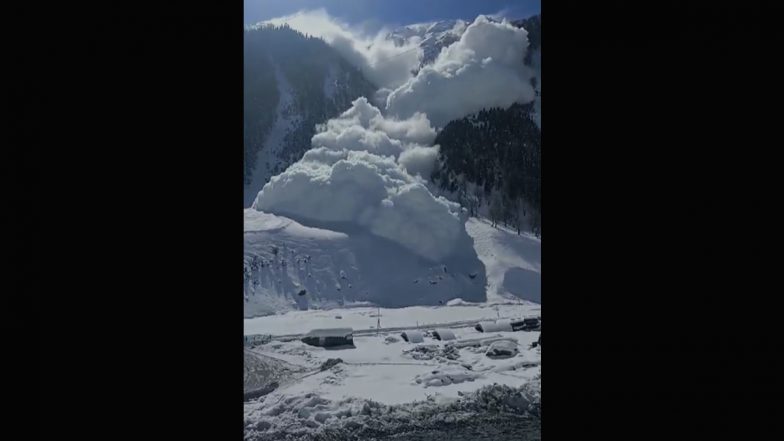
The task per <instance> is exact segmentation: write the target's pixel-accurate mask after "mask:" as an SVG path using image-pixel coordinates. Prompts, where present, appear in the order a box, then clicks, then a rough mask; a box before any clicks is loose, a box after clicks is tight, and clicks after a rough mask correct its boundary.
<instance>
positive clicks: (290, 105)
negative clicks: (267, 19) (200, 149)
mask: <svg viewBox="0 0 784 441" xmlns="http://www.w3.org/2000/svg"><path fill="white" fill-rule="evenodd" d="M244 50H245V61H244V63H245V68H244V72H245V74H244V78H245V80H244V81H245V98H244V144H245V146H244V148H245V161H244V162H245V168H244V182H245V196H244V203H245V206H246V207H248V206H250V204H251V203H252V202H253V199H254V198H255V197H256V194H257V193H258V192H259V190H261V188H262V187H263V185H264V183H265V182H266V181H267V180H269V178H270V177H271V176H274V175H276V174H277V173H279V172H281V171H283V170H284V169H285V168H286V167H288V165H290V164H291V163H293V162H294V161H296V160H297V159H299V158H300V157H301V156H302V154H303V153H304V152H305V150H307V149H308V148H309V147H310V138H311V137H312V136H313V135H314V133H315V126H316V124H320V123H323V122H324V121H326V120H327V119H329V118H331V117H334V116H336V115H338V114H339V113H340V112H342V111H343V110H345V109H346V108H347V107H349V106H350V105H351V102H352V101H353V100H354V99H356V98H358V97H359V96H372V94H373V92H374V91H375V89H376V88H375V87H374V86H373V85H372V84H371V83H370V82H368V81H367V80H366V79H365V78H364V77H363V76H362V74H361V72H360V71H359V70H357V69H356V68H354V67H352V66H351V65H350V64H349V63H348V62H346V61H345V60H344V59H343V58H342V57H341V56H340V55H339V54H338V53H337V52H336V51H335V50H334V49H332V48H331V47H330V46H329V45H327V44H326V43H325V42H324V41H323V40H321V39H318V38H312V37H306V36H304V35H302V34H300V33H298V32H296V31H294V30H292V29H290V28H288V27H285V26H283V27H273V26H262V27H256V28H251V29H247V30H246V31H245V35H244Z"/></svg>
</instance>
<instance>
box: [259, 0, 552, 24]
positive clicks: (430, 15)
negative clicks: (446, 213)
mask: <svg viewBox="0 0 784 441" xmlns="http://www.w3.org/2000/svg"><path fill="white" fill-rule="evenodd" d="M244 2H245V24H254V23H257V22H259V21H265V20H269V19H272V18H276V17H281V16H285V15H291V14H294V13H296V12H298V11H301V10H312V9H320V8H323V9H325V10H326V12H327V13H328V14H329V15H330V16H332V17H335V18H337V19H339V20H340V21H342V22H345V23H348V24H351V25H352V26H362V27H365V28H366V29H367V31H369V32H375V31H377V30H378V29H379V28H381V27H390V26H392V27H394V26H399V25H406V24H411V23H422V22H428V21H435V20H445V19H458V18H459V19H463V20H472V19H474V18H476V16H477V15H479V14H486V15H501V16H504V17H508V18H513V19H514V18H526V17H530V16H531V15H534V14H538V13H540V12H541V4H542V2H541V0H244Z"/></svg>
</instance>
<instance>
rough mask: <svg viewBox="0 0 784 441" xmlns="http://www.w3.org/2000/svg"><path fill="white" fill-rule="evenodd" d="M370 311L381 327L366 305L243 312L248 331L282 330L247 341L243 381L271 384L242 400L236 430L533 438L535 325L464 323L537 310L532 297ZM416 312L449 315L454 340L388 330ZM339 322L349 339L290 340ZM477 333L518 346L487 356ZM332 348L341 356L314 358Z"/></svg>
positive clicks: (440, 318)
mask: <svg viewBox="0 0 784 441" xmlns="http://www.w3.org/2000/svg"><path fill="white" fill-rule="evenodd" d="M380 313H381V317H380V319H381V330H380V331H376V330H375V329H373V327H374V326H375V324H376V323H377V320H378V319H379V317H377V316H376V315H377V309H376V308H367V307H363V308H351V309H339V310H329V311H318V310H312V311H292V312H288V313H286V314H280V315H274V316H267V317H259V318H254V319H248V320H246V321H245V330H246V331H245V332H246V334H247V335H251V334H256V333H259V332H262V331H264V332H266V333H268V334H272V335H275V336H278V338H282V340H277V339H276V340H273V341H271V342H269V343H266V344H262V345H256V346H253V347H248V348H246V371H247V372H246V387H247V388H248V389H252V388H262V387H264V386H269V384H270V383H272V384H273V387H274V390H273V391H272V392H270V393H268V394H267V395H264V396H262V397H260V398H254V399H250V400H248V401H246V403H245V434H246V439H248V440H278V439H307V440H327V439H363V440H364V439H367V440H370V439H379V440H381V439H389V440H393V439H395V440H402V439H422V440H424V439H450V440H462V439H465V440H468V439H473V440H481V439H487V440H490V439H494V440H503V439H539V426H538V425H539V422H538V421H539V402H540V401H539V396H540V384H541V380H540V378H541V377H540V375H541V374H540V372H541V348H539V347H536V348H534V347H532V343H534V342H535V341H537V339H538V338H539V332H538V331H518V332H488V333H481V332H479V331H477V330H475V329H474V328H473V323H475V322H477V321H480V320H485V319H489V320H494V319H496V318H497V317H499V316H501V317H531V316H541V307H540V306H539V305H537V304H533V303H528V302H522V303H506V304H496V305H491V304H466V303H462V302H453V304H452V305H450V306H441V307H422V306H413V307H407V308H399V309H380ZM337 317H340V318H337ZM461 321H463V322H465V323H463V324H455V323H456V322H461ZM417 323H418V324H419V327H420V328H419V329H421V330H422V331H428V330H430V329H433V328H435V327H437V326H438V327H440V326H442V325H446V324H451V325H452V326H454V327H453V328H452V330H453V331H454V333H455V336H456V339H455V340H451V341H439V340H435V339H433V338H432V337H429V336H426V337H425V340H424V342H422V343H419V344H412V343H407V342H405V341H403V340H402V339H401V338H400V333H401V332H400V330H399V329H400V328H409V329H414V328H416V327H417ZM344 326H348V327H352V328H354V329H355V331H357V332H356V334H355V337H354V347H350V348H341V349H325V348H320V347H314V346H309V345H306V344H304V343H302V342H301V341H299V340H296V339H293V337H294V335H296V334H299V333H303V332H306V331H307V330H309V329H311V328H321V327H344ZM393 327H394V328H395V329H398V330H396V331H390V330H388V328H393ZM304 328H307V329H304ZM488 338H490V339H497V338H503V339H509V340H511V341H512V342H513V343H514V344H516V346H517V350H518V351H519V353H518V354H516V355H514V356H512V357H508V358H500V359H494V358H490V357H488V356H487V355H485V352H486V351H487V349H488V342H486V341H483V340H486V339H488ZM474 345H477V346H474ZM336 358H339V359H341V362H339V363H337V364H334V365H332V366H330V365H329V364H327V365H325V362H326V361H327V360H329V359H336ZM249 361H250V362H249ZM259 373H261V374H259ZM249 381H250V384H249ZM269 389H271V388H268V390H269Z"/></svg>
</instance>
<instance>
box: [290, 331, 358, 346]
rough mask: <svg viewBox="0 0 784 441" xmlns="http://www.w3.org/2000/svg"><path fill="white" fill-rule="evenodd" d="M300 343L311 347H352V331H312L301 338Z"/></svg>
mask: <svg viewBox="0 0 784 441" xmlns="http://www.w3.org/2000/svg"><path fill="white" fill-rule="evenodd" d="M302 342H303V343H305V344H309V345H311V346H321V347H333V346H353V345H354V330H353V329H351V328H330V329H314V330H312V331H310V332H308V333H307V334H306V335H305V336H304V337H302Z"/></svg>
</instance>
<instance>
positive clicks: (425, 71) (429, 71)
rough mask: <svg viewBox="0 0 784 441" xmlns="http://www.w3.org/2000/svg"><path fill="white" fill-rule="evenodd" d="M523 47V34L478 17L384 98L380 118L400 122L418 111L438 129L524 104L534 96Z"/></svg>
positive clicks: (506, 25)
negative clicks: (383, 114)
mask: <svg viewBox="0 0 784 441" xmlns="http://www.w3.org/2000/svg"><path fill="white" fill-rule="evenodd" d="M527 47H528V33H527V31H525V30H524V29H521V28H517V27H515V26H512V25H511V24H509V23H508V22H506V21H503V22H500V23H499V22H495V21H492V20H490V19H488V18H487V17H485V16H482V15H480V16H479V17H477V19H476V20H475V21H474V22H473V23H471V25H469V26H468V27H467V28H466V30H465V32H464V33H463V34H462V36H461V37H460V40H458V41H457V42H455V43H453V44H452V45H450V46H448V47H446V48H444V49H443V50H442V51H441V53H440V54H439V55H438V57H437V58H436V60H435V61H434V62H433V64H431V65H426V66H424V67H423V68H422V69H421V70H420V71H419V72H418V74H417V75H416V76H415V77H413V78H410V79H409V80H408V81H406V82H405V83H404V84H402V85H401V86H399V87H397V88H396V89H395V90H393V91H392V92H391V93H390V94H389V95H388V97H387V103H386V110H387V112H386V113H387V114H389V115H394V116H397V117H399V118H406V117H409V116H411V115H413V114H414V113H415V112H419V111H421V112H424V113H426V114H427V116H428V117H429V119H430V121H431V122H432V123H433V124H435V125H436V126H438V127H443V126H444V125H446V123H447V122H449V121H451V120H453V119H457V118H461V117H463V116H465V115H468V114H470V113H473V112H477V111H479V110H481V109H483V108H490V107H502V108H507V107H509V106H511V105H512V104H514V103H515V102H522V103H525V102H530V101H532V100H533V99H534V97H535V93H534V89H533V87H532V86H531V81H530V79H531V76H532V72H531V69H530V68H529V67H527V66H526V65H525V64H524V63H523V58H524V57H525V53H526V48H527Z"/></svg>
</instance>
